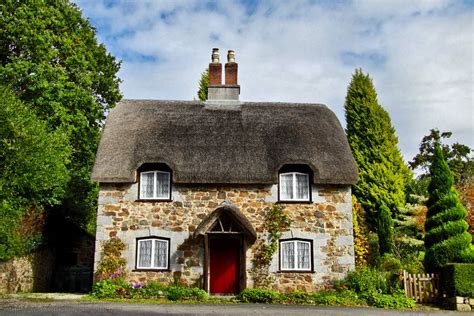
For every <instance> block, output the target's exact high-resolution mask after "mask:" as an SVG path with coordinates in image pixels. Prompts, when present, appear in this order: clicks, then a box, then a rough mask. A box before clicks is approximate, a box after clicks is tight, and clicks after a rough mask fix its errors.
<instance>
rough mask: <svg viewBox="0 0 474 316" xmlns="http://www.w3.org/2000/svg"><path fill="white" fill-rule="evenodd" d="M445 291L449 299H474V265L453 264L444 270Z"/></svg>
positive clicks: (443, 284) (442, 280) (443, 282)
mask: <svg viewBox="0 0 474 316" xmlns="http://www.w3.org/2000/svg"><path fill="white" fill-rule="evenodd" d="M441 282H442V286H443V290H444V291H445V293H446V294H447V295H448V296H449V297H454V296H469V297H472V298H474V264H473V263H452V264H448V265H446V266H445V267H444V268H443V273H442V279H441Z"/></svg>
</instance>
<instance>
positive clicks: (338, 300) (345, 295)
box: [310, 290, 365, 306]
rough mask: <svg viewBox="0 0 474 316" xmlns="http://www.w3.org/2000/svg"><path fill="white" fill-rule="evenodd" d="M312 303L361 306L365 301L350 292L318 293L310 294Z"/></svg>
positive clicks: (329, 291)
mask: <svg viewBox="0 0 474 316" xmlns="http://www.w3.org/2000/svg"><path fill="white" fill-rule="evenodd" d="M310 298H311V300H312V303H314V304H317V305H343V306H349V305H361V304H364V303H365V301H364V299H363V298H361V297H360V296H359V295H357V293H356V292H354V291H352V290H338V291H331V290H328V291H319V292H315V293H311V295H310Z"/></svg>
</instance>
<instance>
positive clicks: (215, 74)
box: [209, 48, 222, 85]
mask: <svg viewBox="0 0 474 316" xmlns="http://www.w3.org/2000/svg"><path fill="white" fill-rule="evenodd" d="M221 84H222V64H221V63H220V61H219V48H213V49H212V55H211V63H210V64H209V85H221Z"/></svg>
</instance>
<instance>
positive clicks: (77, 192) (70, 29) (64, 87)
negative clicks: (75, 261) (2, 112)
mask: <svg viewBox="0 0 474 316" xmlns="http://www.w3.org/2000/svg"><path fill="white" fill-rule="evenodd" d="M119 66H120V65H119V63H118V62H117V61H116V60H115V58H114V57H113V56H111V55H110V54H108V53H107V51H106V49H105V47H104V45H102V44H98V43H97V40H96V38H95V30H94V28H93V27H91V25H90V24H89V22H88V21H87V20H86V19H85V18H83V17H82V16H81V12H80V10H79V9H78V8H77V7H76V5H74V4H71V3H70V2H69V1H66V0H60V1H53V0H46V1H26V0H20V1H13V0H7V1H3V2H2V4H0V80H1V82H2V83H4V84H6V85H9V86H10V87H11V88H12V89H13V90H14V91H15V92H16V93H17V94H18V95H19V97H20V98H21V100H23V102H24V103H25V104H26V105H27V106H28V107H29V109H30V110H31V111H32V112H33V113H35V114H36V115H37V116H38V118H40V119H42V120H44V121H46V122H47V124H48V125H49V126H50V127H51V128H52V129H58V130H60V131H61V133H62V134H63V135H64V137H65V139H64V142H65V143H66V144H70V145H71V146H72V156H71V159H70V160H69V161H68V165H67V167H68V170H69V175H70V177H69V182H68V184H67V185H66V191H65V194H64V197H63V198H62V200H61V204H60V206H59V207H57V208H56V211H57V212H56V213H58V214H61V216H63V217H68V218H70V219H72V220H73V221H75V222H76V223H78V224H80V225H82V226H86V225H87V224H90V223H92V222H94V221H95V220H94V215H95V209H96V199H97V186H96V184H94V183H92V182H91V181H90V180H89V177H90V170H91V167H92V164H93V162H94V156H95V151H96V147H97V143H98V140H99V135H100V128H101V126H102V124H103V121H104V118H105V114H106V112H107V111H108V110H110V109H111V108H112V107H113V106H114V105H115V103H116V102H117V101H118V100H119V99H120V97H121V96H120V93H119V79H118V78H117V76H116V74H117V71H118V70H119ZM63 156H65V155H59V156H58V157H63ZM66 174H67V173H66Z"/></svg>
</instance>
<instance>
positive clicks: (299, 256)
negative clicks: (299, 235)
mask: <svg viewBox="0 0 474 316" xmlns="http://www.w3.org/2000/svg"><path fill="white" fill-rule="evenodd" d="M312 248H313V247H312V243H311V241H310V240H299V239H290V240H281V241H280V269H281V270H282V271H311V268H312V258H313V255H312Z"/></svg>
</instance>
